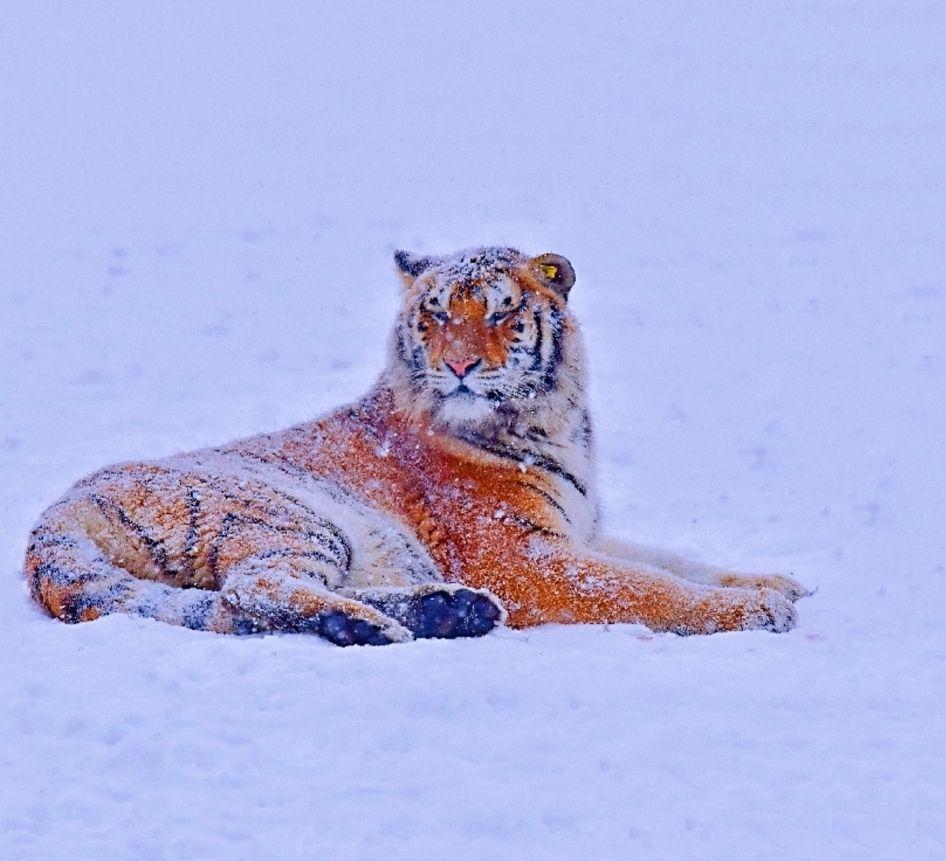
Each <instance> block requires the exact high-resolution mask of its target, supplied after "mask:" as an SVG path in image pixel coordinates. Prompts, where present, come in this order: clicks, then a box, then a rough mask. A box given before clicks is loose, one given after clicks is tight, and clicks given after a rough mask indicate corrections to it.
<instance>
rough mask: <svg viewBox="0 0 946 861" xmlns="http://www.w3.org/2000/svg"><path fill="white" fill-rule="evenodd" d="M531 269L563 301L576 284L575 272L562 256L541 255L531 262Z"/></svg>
mask: <svg viewBox="0 0 946 861" xmlns="http://www.w3.org/2000/svg"><path fill="white" fill-rule="evenodd" d="M529 269H530V270H531V271H532V274H533V275H535V277H536V278H538V279H539V281H541V282H542V283H543V284H545V286H546V287H551V288H552V289H553V290H554V291H555V292H556V293H558V295H559V296H561V297H562V298H563V299H567V298H568V291H569V290H571V289H572V284H574V283H575V270H574V269H572V265H571V263H569V262H568V261H567V260H566V259H565V258H564V257H562V256H561V255H560V254H540V255H539V256H538V257H533V258H532V259H531V260H530V261H529Z"/></svg>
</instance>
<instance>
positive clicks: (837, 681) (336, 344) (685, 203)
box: [0, 0, 946, 861]
mask: <svg viewBox="0 0 946 861" xmlns="http://www.w3.org/2000/svg"><path fill="white" fill-rule="evenodd" d="M944 34H946V5H944V4H943V3H936V2H919V0H917V2H911V0H905V2H899V3H895V2H853V0H845V2H797V3H748V2H746V3H704V2H699V0H697V2H692V3H673V2H650V3H633V4H631V3H623V2H616V3H613V4H604V3H577V2H575V3H569V4H561V5H559V4H556V3H554V2H553V3H549V2H544V3H538V2H536V3H521V4H519V3H511V4H510V3H495V4H492V3H482V2H479V3H476V4H469V5H465V6H461V5H460V4H452V3H434V2H421V3H416V2H401V3H396V4H393V3H392V4H381V3H368V2H365V3H334V4H328V3H324V4H316V3H307V2H296V3H279V4H276V3H272V4H253V5H251V4H242V3H220V4H218V5H212V4H207V3H198V4H194V3H190V2H182V3H170V2H167V3H160V4H144V3H141V4H115V5H105V4H92V3H88V4H87V3H83V4H69V3H64V4H61V5H60V4H56V3H27V2H23V3H15V2H4V3H3V5H2V7H0V399H2V400H0V504H2V513H0V517H2V519H0V539H2V541H0V613H2V617H0V619H2V624H0V631H2V633H0V636H2V638H3V640H2V642H3V646H2V650H0V856H2V857H3V858H4V859H59V858H72V859H86V858H90V859H91V858H102V857H110V858H116V859H152V858H154V859H163V858H167V859H185V858H195V859H211V858H212V859H217V858H227V859H250V858H258V857H263V856H267V855H268V856H270V857H278V858H285V859H296V858H299V859H302V858H311V857H316V856H318V857H326V858H333V859H377V858H385V859H388V861H396V859H408V858H411V859H414V858H423V857H445V858H452V859H466V858H483V857H493V858H510V859H512V858H516V859H519V858H521V859H559V858H561V859H573V858H580V859H598V858H610V857H621V858H629V857H631V858H701V859H705V858H750V857H759V856H764V857H766V858H799V859H802V858H858V859H860V858H879V859H885V858H890V859H894V858H904V857H912V858H930V859H932V858H943V857H946V732H944V731H943V724H942V720H943V714H944V712H946V621H944V618H946V616H944V614H946V585H944V584H946V547H944V543H946V539H944V533H946V529H944V527H946V523H944V516H946V515H944V505H943V498H944V490H943V485H944V476H946V455H944V439H946V404H944V395H946V385H944V384H946V352H944V349H943V342H944V336H946V256H944V247H946V112H944V105H946V36H944ZM483 243H509V244H515V245H518V246H520V247H522V248H523V249H525V250H528V251H531V252H533V253H539V252H543V251H555V252H558V253H561V254H565V255H566V256H568V257H569V258H570V259H571V260H572V261H573V263H574V265H575V268H576V270H577V272H578V283H577V285H576V287H575V290H574V292H573V294H572V295H573V300H572V301H573V304H574V307H575V309H576V311H577V313H578V314H579V317H580V319H581V320H582V321H583V323H584V328H585V332H586V339H587V343H588V349H589V354H590V356H589V358H590V363H591V373H592V392H591V397H592V401H593V404H594V409H595V415H596V420H597V427H598V441H599V455H600V472H601V485H602V489H603V496H604V499H605V504H606V512H607V517H608V522H609V523H610V525H611V527H612V529H613V530H614V531H615V532H616V533H618V534H620V535H623V536H625V537H628V538H635V539H638V540H643V541H647V542H651V543H655V544H662V545H666V546H669V547H672V548H674V549H677V550H679V551H682V552H685V553H689V554H691V555H694V556H697V557H699V558H702V559H705V560H707V561H722V562H729V563H731V564H733V565H736V566H740V567H743V568H746V569H750V570H751V569H761V570H783V571H794V572H795V574H796V576H798V577H799V578H800V579H801V580H802V581H803V582H805V583H806V584H808V585H810V586H817V587H818V590H819V591H818V593H817V595H815V596H814V597H813V598H809V599H807V600H804V601H803V602H801V603H800V605H799V611H800V624H799V626H798V628H797V629H796V630H794V631H793V632H791V633H790V634H788V635H784V636H774V635H769V634H765V633H741V634H724V635H718V636H714V637H709V638H690V639H682V638H677V637H675V636H671V635H663V636H653V635H651V634H649V633H648V632H647V631H646V630H645V629H643V628H639V627H636V626H614V627H612V628H610V629H603V628H596V627H587V628H579V627H574V628H566V627H549V628H544V629H537V630H532V631H525V632H511V631H500V632H496V633H494V634H493V635H491V636H489V637H487V638H486V639H484V640H480V641H469V642H422V643H416V644H412V645H408V646H401V647H391V648H386V649H372V648H353V649H349V650H339V649H335V648H332V647H329V646H327V645H325V644H323V643H321V642H319V641H316V640H313V639H309V638H305V637H301V636H286V637H266V638H246V639H236V638H234V639H229V638H222V637H219V636H214V635H210V634H200V633H195V632H189V631H185V630H181V629H175V628H170V627H165V626H161V625H160V624H157V623H153V622H148V621H144V620H132V619H126V618H109V619H105V620H102V621H99V622H96V623H92V624H87V625H81V626H75V627H66V626H63V625H59V624H54V623H53V622H51V621H49V620H48V619H47V618H45V617H44V616H43V615H41V614H40V612H39V611H38V609H37V608H36V607H34V606H33V605H32V604H31V603H30V601H29V600H28V598H27V595H26V593H25V589H24V586H23V582H22V578H21V575H20V565H21V561H22V556H23V552H24V549H25V544H26V537H27V534H28V531H29V528H30V526H31V524H32V522H33V521H34V519H35V518H36V517H37V516H38V514H39V513H40V511H41V510H42V509H43V508H44V507H45V506H46V505H48V504H49V503H50V502H52V501H53V500H54V499H55V498H56V497H57V496H59V495H60V494H61V493H62V492H63V491H64V490H65V489H66V488H67V487H68V486H69V485H70V484H71V483H72V482H73V481H74V480H75V479H76V478H78V477H79V476H81V475H83V474H84V473H87V472H89V471H91V470H93V469H94V468H96V467H98V466H100V465H102V464H105V463H108V462H112V461H116V460H120V459H128V458H147V457H155V456H160V455H165V454H170V453H172V452H175V451H178V450H181V449H187V448H192V447H195V446H202V445H208V444H211V443H218V442H223V441H226V440H229V439H232V438H234V437H238V436H241V435H247V434H252V433H256V432H261V431H267V430H271V429H276V428H280V427H282V426H285V425H287V424H289V423H291V422H294V421H299V420H303V419H307V418H310V417H313V416H315V415H317V414H319V413H320V412H322V411H324V410H326V409H328V408H330V407H332V406H334V405H336V404H339V403H341V402H343V401H346V400H350V399H353V398H355V397H356V396H358V395H359V394H360V393H361V392H363V391H364V390H365V389H366V387H367V386H368V385H369V384H370V383H371V382H372V380H373V379H374V377H375V375H376V373H377V372H378V371H379V369H380V367H381V364H382V361H383V344H384V341H385V338H386V334H387V331H388V327H389V325H390V323H391V320H392V317H393V314H394V312H395V308H396V304H397V295H398V286H397V279H396V278H395V276H394V274H393V267H392V263H391V259H390V255H391V252H392V250H393V249H394V248H395V247H399V246H404V247H408V248H410V249H413V250H417V251H438V250H442V251H450V250H453V249H455V248H458V247H463V246H467V245H474V244H483Z"/></svg>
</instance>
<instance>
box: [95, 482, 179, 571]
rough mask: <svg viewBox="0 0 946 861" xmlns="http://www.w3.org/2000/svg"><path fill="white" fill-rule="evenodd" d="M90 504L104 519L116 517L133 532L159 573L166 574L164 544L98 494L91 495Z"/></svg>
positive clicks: (120, 508)
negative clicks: (97, 509)
mask: <svg viewBox="0 0 946 861" xmlns="http://www.w3.org/2000/svg"><path fill="white" fill-rule="evenodd" d="M89 498H90V499H91V500H92V502H94V503H95V504H96V505H97V506H98V508H99V510H100V511H101V512H102V514H104V515H105V516H106V517H108V516H109V513H111V514H112V515H113V516H115V517H117V518H118V520H119V522H120V523H121V525H122V526H124V527H125V528H126V529H128V530H130V531H131V532H133V533H134V534H135V535H136V536H137V537H138V538H140V539H141V542H142V543H143V544H144V545H145V547H147V548H148V552H149V553H150V554H151V559H152V561H153V562H154V564H155V565H157V566H158V568H159V569H160V570H161V573H162V574H164V573H166V572H167V561H168V554H167V550H166V549H165V547H164V544H163V543H162V542H160V541H157V540H156V539H154V538H152V537H151V536H150V535H148V533H147V532H146V531H145V528H144V527H143V526H142V525H141V524H139V523H136V522H135V521H134V520H132V519H131V518H130V517H129V516H128V515H127V514H126V513H125V509H123V508H122V507H121V506H120V505H118V504H116V503H114V502H112V501H111V500H107V499H103V498H102V497H101V496H99V494H97V493H93V494H92V495H91V496H90V497H89Z"/></svg>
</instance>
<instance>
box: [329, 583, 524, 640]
mask: <svg viewBox="0 0 946 861" xmlns="http://www.w3.org/2000/svg"><path fill="white" fill-rule="evenodd" d="M343 591H344V594H346V595H349V596H351V597H352V598H354V599H356V600H357V601H359V602H361V603H363V604H367V605H369V606H371V607H375V608H376V609H378V610H380V611H381V612H382V613H384V615H385V616H388V617H390V618H392V619H394V620H396V621H397V622H398V623H399V624H400V625H402V626H403V627H404V628H406V629H407V630H408V631H410V633H411V634H412V635H413V636H414V637H416V638H417V639H453V638H455V637H481V636H482V635H483V634H488V633H489V632H490V631H492V630H493V628H495V627H496V625H499V624H502V623H503V622H504V621H505V620H506V611H505V610H504V609H503V606H502V604H500V602H499V599H498V598H496V596H495V595H493V594H492V593H491V592H489V591H487V590H486V589H469V588H467V587H466V586H459V585H456V584H453V583H437V582H434V583H424V584H421V585H417V586H412V587H408V588H383V587H382V588H375V589H371V588H360V589H359V588H354V589H345V590H343Z"/></svg>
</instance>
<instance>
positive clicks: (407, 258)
mask: <svg viewBox="0 0 946 861" xmlns="http://www.w3.org/2000/svg"><path fill="white" fill-rule="evenodd" d="M394 262H395V263H396V264H397V271H398V273H399V274H400V276H401V277H402V278H403V279H404V283H405V284H407V285H410V284H413V283H414V279H416V278H417V277H418V276H419V275H422V274H423V273H424V272H426V271H427V270H428V269H429V268H430V267H431V266H433V264H434V263H435V259H434V258H433V257H422V256H421V255H419V254H411V252H410V251H395V252H394Z"/></svg>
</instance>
